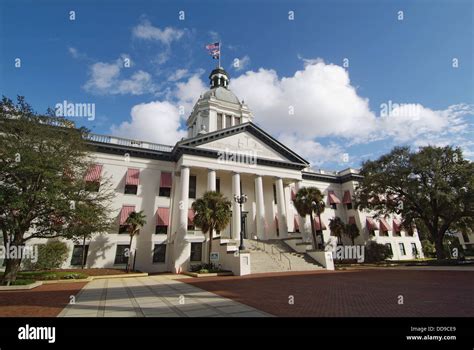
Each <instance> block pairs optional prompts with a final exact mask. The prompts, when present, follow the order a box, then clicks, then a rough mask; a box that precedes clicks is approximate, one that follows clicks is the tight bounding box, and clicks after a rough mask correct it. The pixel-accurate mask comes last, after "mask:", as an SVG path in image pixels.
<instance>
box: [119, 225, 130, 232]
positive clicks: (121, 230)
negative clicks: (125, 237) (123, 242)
mask: <svg viewBox="0 0 474 350" xmlns="http://www.w3.org/2000/svg"><path fill="white" fill-rule="evenodd" d="M118 233H119V234H122V233H128V225H120V226H119V232H118Z"/></svg>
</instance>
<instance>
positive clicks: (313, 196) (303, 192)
mask: <svg viewBox="0 0 474 350" xmlns="http://www.w3.org/2000/svg"><path fill="white" fill-rule="evenodd" d="M323 198H324V196H323V194H322V193H321V191H320V190H319V189H318V188H316V187H303V188H301V189H300V190H299V191H298V193H297V194H296V198H295V202H294V205H295V208H296V211H297V212H298V214H299V215H300V216H301V217H303V218H304V217H306V215H309V216H310V219H311V234H312V237H313V248H314V249H317V248H318V247H317V244H316V233H315V227H314V220H313V212H316V215H317V216H318V218H319V225H320V229H321V230H320V234H321V242H322V243H323V244H324V237H323V231H322V227H321V226H322V223H321V213H322V212H324V207H325V204H324V201H323Z"/></svg>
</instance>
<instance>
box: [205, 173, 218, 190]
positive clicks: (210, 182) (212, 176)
mask: <svg viewBox="0 0 474 350" xmlns="http://www.w3.org/2000/svg"><path fill="white" fill-rule="evenodd" d="M207 190H208V191H215V190H216V171H215V170H214V169H208V170H207Z"/></svg>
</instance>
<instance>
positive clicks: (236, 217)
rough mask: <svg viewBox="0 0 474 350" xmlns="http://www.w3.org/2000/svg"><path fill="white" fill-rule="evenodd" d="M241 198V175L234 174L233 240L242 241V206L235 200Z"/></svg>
mask: <svg viewBox="0 0 474 350" xmlns="http://www.w3.org/2000/svg"><path fill="white" fill-rule="evenodd" d="M234 195H238V196H240V174H239V173H232V238H233V239H235V240H237V241H238V240H240V205H239V203H237V202H236V201H235V200H234Z"/></svg>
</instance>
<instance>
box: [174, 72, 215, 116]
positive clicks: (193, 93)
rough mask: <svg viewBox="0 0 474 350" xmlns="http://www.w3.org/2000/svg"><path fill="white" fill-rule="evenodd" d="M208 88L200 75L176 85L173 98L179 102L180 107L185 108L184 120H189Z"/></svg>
mask: <svg viewBox="0 0 474 350" xmlns="http://www.w3.org/2000/svg"><path fill="white" fill-rule="evenodd" d="M207 89H208V87H207V86H206V85H204V82H203V81H202V80H201V79H200V77H199V74H198V73H197V74H194V75H193V76H191V77H190V78H189V79H188V80H187V81H186V82H179V83H177V84H176V90H175V91H174V92H173V97H175V98H176V99H177V100H178V105H180V106H183V107H184V115H183V116H182V117H183V118H187V117H188V115H189V114H190V113H191V111H192V109H193V106H194V104H195V103H196V101H197V100H198V98H199V96H200V95H201V94H202V93H204V92H205V91H206V90H207Z"/></svg>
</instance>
